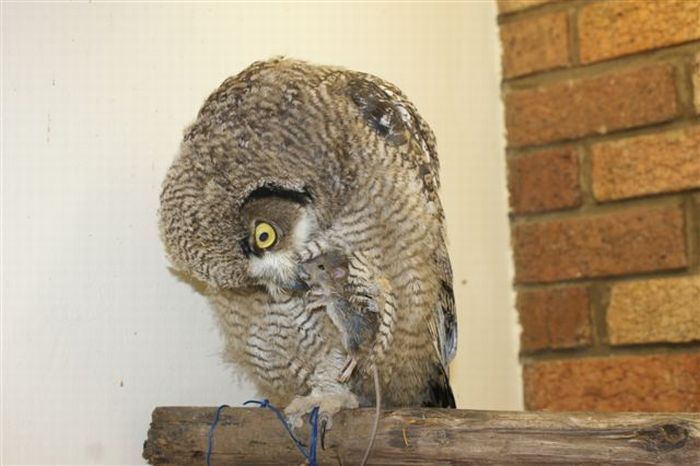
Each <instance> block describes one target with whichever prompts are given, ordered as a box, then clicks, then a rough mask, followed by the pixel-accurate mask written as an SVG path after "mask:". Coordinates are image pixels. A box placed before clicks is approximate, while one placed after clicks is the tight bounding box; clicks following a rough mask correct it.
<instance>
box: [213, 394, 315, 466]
mask: <svg viewBox="0 0 700 466" xmlns="http://www.w3.org/2000/svg"><path fill="white" fill-rule="evenodd" d="M249 404H257V405H258V406H260V407H261V408H268V409H270V410H271V411H272V412H273V413H275V415H276V416H277V419H278V420H279V421H280V422H281V423H282V425H283V426H284V428H285V430H286V431H287V434H288V435H289V438H291V439H292V441H293V442H294V446H295V447H297V449H298V450H299V452H300V453H301V454H302V455H303V456H304V458H306V461H307V462H308V464H309V466H318V462H317V459H316V446H317V444H318V411H319V410H318V406H317V407H315V408H314V409H312V410H311V414H309V423H310V424H311V439H310V442H309V444H310V445H309V449H308V450H307V449H306V448H305V445H304V444H303V443H302V442H301V441H300V440H299V439H298V438H297V436H296V435H294V432H293V431H292V428H291V427H290V426H289V423H287V418H286V417H284V413H283V412H282V411H281V410H280V409H279V408H276V407H275V406H273V405H272V404H270V402H269V401H268V400H262V401H258V400H248V401H246V402H245V403H243V405H244V406H245V405H249ZM224 408H228V405H221V406H219V407H218V408H217V409H216V415H215V416H214V421H213V422H212V423H211V426H210V427H209V434H208V435H207V466H211V453H212V448H213V446H214V430H215V429H216V425H217V424H218V423H219V418H220V416H221V411H222V410H223V409H224Z"/></svg>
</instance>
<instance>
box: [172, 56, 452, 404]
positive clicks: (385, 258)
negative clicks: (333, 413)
mask: <svg viewBox="0 0 700 466" xmlns="http://www.w3.org/2000/svg"><path fill="white" fill-rule="evenodd" d="M438 171H439V165H438V159H437V150H436V145H435V138H434V136H433V133H432V131H431V130H430V128H429V127H428V125H427V124H426V123H425V121H424V120H423V119H422V118H421V117H420V115H419V114H418V112H417V110H416V109H415V107H414V106H413V104H412V103H411V102H410V101H408V99H407V98H406V97H405V96H404V95H403V94H402V93H401V91H400V90H398V88H396V87H395V86H393V85H391V84H389V83H387V82H386V81H383V80H381V79H380V78H377V77H374V76H371V75H368V74H365V73H358V72H354V71H349V70H344V69H341V68H334V67H325V66H315V65H310V64H307V63H305V62H301V61H297V60H290V59H284V58H277V59H272V60H268V61H264V62H258V63H255V64H253V65H251V66H250V67H249V68H247V69H246V70H244V71H243V72H241V73H240V74H238V75H237V76H234V77H232V78H229V79H227V80H226V81H224V83H223V84H222V85H221V86H220V87H219V88H218V89H217V90H216V91H215V92H214V93H213V94H212V95H211V96H210V97H209V98H208V99H207V101H206V102H205V104H204V106H203V107H202V109H201V110H200V112H199V114H198V116H197V119H196V120H195V122H194V123H193V124H192V125H191V126H190V127H189V128H188V129H187V130H186V131H185V137H184V140H183V143H182V145H181V149H180V153H179V155H178V157H177V158H176V159H175V161H174V162H173V164H172V166H171V168H170V170H169V171H168V174H167V175H166V179H165V181H164V183H163V190H162V194H161V207H160V227H161V234H162V237H163V241H164V243H165V246H166V250H167V252H168V254H169V257H170V259H171V262H172V263H173V265H174V266H175V267H176V268H177V269H179V270H182V271H184V272H185V273H187V274H190V275H191V276H192V277H194V278H196V279H198V280H201V281H204V282H205V283H206V284H207V295H208V297H209V299H210V301H211V302H212V304H213V305H214V308H215V309H216V311H217V312H216V314H217V318H218V321H219V324H220V328H221V331H222V333H223V335H224V338H225V342H226V350H225V359H226V360H228V361H231V362H235V363H236V364H237V366H238V367H240V368H242V369H243V370H244V371H245V373H246V374H247V375H248V376H249V377H250V378H251V379H252V380H253V381H255V382H256V383H257V385H258V387H259V389H260V391H261V393H262V394H263V395H264V396H267V397H268V398H270V399H271V400H273V401H275V402H276V403H278V404H285V403H288V402H289V401H290V400H292V399H293V398H294V397H296V396H299V395H303V394H308V393H311V392H313V391H319V390H323V389H324V388H328V389H329V390H342V389H344V388H343V387H337V386H336V384H337V382H335V378H336V377H337V374H338V371H339V369H340V368H341V367H342V365H343V362H344V360H345V354H344V352H343V348H342V346H341V345H340V342H339V341H340V339H339V335H338V330H337V328H335V326H334V325H333V323H332V322H331V321H330V319H329V318H328V316H327V315H325V313H324V312H323V310H319V309H316V310H310V309H307V308H306V307H305V306H304V302H303V298H302V297H300V296H297V295H294V294H289V295H288V296H271V295H270V294H269V293H267V292H266V291H265V289H264V288H263V287H261V286H258V285H257V284H256V283H255V281H253V280H251V278H250V277H249V276H248V275H247V261H248V258H247V256H246V254H245V252H244V251H242V250H241V248H240V246H239V245H240V243H241V241H244V240H245V239H246V238H247V236H248V232H247V226H246V225H242V224H241V221H240V215H238V212H239V211H240V209H241V206H242V205H243V203H244V202H245V200H246V199H247V198H248V197H249V196H250V195H251V193H253V192H255V191H256V190H259V189H261V188H265V189H272V190H281V191H290V192H296V193H303V194H304V195H307V196H308V197H309V198H310V199H311V203H310V205H309V206H308V208H309V209H311V210H312V211H313V215H314V217H315V219H316V221H317V224H318V230H317V231H315V232H313V235H312V237H311V238H309V241H308V242H307V243H306V244H305V245H304V247H303V248H302V249H300V250H298V251H295V253H296V254H298V257H299V258H300V260H302V258H304V257H306V258H308V257H313V256H314V255H318V254H321V253H323V251H324V250H326V249H327V248H328V247H329V246H333V247H341V248H342V249H343V250H344V251H348V252H350V253H352V252H359V251H361V253H362V255H361V259H362V261H364V266H365V267H367V269H368V270H371V271H373V272H372V274H373V275H374V276H375V282H376V284H377V285H378V286H379V288H380V289H381V290H382V291H383V293H382V295H383V296H384V299H385V303H384V308H386V309H388V311H387V312H388V314H387V316H386V319H384V318H382V320H381V324H380V330H379V333H380V334H382V335H383V336H382V338H383V339H382V340H381V342H380V343H379V347H381V357H378V358H377V359H378V369H379V373H380V379H381V384H382V393H383V396H384V400H383V401H384V406H387V407H392V406H415V405H424V404H426V403H431V400H433V399H434V398H435V396H434V394H432V393H430V391H431V390H432V389H431V388H430V387H434V386H435V384H438V385H439V384H442V385H443V386H444V387H443V388H444V389H446V390H447V391H449V384H447V379H446V378H445V374H446V372H447V364H448V363H449V360H451V359H452V357H454V349H455V348H456V319H455V318H454V316H455V312H454V301H453V299H452V271H451V268H450V263H449V258H448V256H447V248H446V244H445V229H444V215H443V211H442V207H441V205H440V200H439V197H438V194H437V190H438V187H439V176H438ZM376 277H380V278H379V279H376ZM441 374H442V375H441ZM440 377H443V378H442V379H440ZM438 379H439V380H438ZM436 380H437V382H436ZM347 388H348V389H349V390H351V391H352V392H353V393H354V394H356V395H357V397H358V398H359V399H360V401H361V403H362V404H371V403H372V402H373V398H374V389H373V386H372V382H371V380H369V379H359V380H355V381H353V382H351V383H350V385H349V386H348V387H347ZM450 396H451V391H450Z"/></svg>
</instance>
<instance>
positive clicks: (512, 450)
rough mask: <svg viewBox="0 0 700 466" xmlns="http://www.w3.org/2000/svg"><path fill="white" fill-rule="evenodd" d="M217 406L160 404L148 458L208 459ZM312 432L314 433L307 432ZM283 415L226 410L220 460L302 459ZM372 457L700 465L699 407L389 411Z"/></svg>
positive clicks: (365, 421)
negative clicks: (689, 409)
mask: <svg viewBox="0 0 700 466" xmlns="http://www.w3.org/2000/svg"><path fill="white" fill-rule="evenodd" d="M214 412H215V408H177V407H174V408H156V409H155V410H154V411H153V420H152V422H151V428H150V430H149V431H148V440H147V441H146V443H145V444H144V451H143V456H144V458H146V459H147V460H148V461H149V463H151V464H154V465H165V464H169V465H174V464H177V465H202V464H204V459H205V456H206V448H207V432H208V430H209V425H210V423H211V421H212V419H213V417H214ZM372 415H373V410H372V409H356V410H350V411H344V412H341V413H339V414H338V415H336V416H335V417H334V421H333V429H332V430H330V431H329V432H328V434H327V435H326V450H325V451H324V450H321V449H320V447H319V452H318V458H319V464H320V465H336V464H344V465H351V464H358V463H359V461H360V459H361V458H362V454H363V452H364V449H365V447H366V446H367V436H368V433H369V431H370V428H371V425H372ZM300 435H302V438H308V430H302V431H301V432H300ZM302 460H303V458H302V457H301V455H300V454H299V452H298V451H297V450H296V448H295V447H294V445H293V444H292V442H291V440H290V439H289V438H288V437H287V434H286V432H285V431H284V429H283V428H282V426H281V425H280V424H279V422H278V420H277V418H276V417H275V415H274V414H273V413H272V412H271V411H269V410H267V409H261V408H227V409H225V410H224V411H223V412H222V416H221V420H220V422H219V425H218V426H217V428H216V433H215V436H214V449H213V454H212V463H213V464H218V465H224V464H226V465H231V464H300V463H301V462H302ZM370 464H377V465H406V464H519V465H520V464H616V465H617V464H635V465H646V464H648V465H652V464H653V465H659V464H667V465H674V466H675V465H696V464H697V465H700V414H697V413H616V414H607V413H547V412H498V411H467V410H443V409H398V410H387V411H384V413H383V416H382V419H381V422H380V427H379V433H378V435H377V440H376V441H375V444H374V450H373V453H372V456H371V458H370Z"/></svg>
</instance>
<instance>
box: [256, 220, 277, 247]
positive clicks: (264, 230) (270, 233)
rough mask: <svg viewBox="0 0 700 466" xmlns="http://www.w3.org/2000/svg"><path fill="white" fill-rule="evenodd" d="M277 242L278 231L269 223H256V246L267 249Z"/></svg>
mask: <svg viewBox="0 0 700 466" xmlns="http://www.w3.org/2000/svg"><path fill="white" fill-rule="evenodd" d="M275 242H277V232H276V231H275V228H274V227H273V226H272V225H270V224H269V223H265V222H260V223H258V224H257V225H255V247H257V248H258V249H267V248H270V247H272V246H274V244H275Z"/></svg>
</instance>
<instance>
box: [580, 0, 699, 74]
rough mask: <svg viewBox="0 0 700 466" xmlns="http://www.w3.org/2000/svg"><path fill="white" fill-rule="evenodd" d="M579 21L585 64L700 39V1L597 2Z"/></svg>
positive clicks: (586, 9) (581, 49)
mask: <svg viewBox="0 0 700 466" xmlns="http://www.w3.org/2000/svg"><path fill="white" fill-rule="evenodd" d="M578 18H579V21H578V31H579V44H580V56H581V61H582V62H583V63H590V62H594V61H599V60H605V59H608V58H612V57H618V56H621V55H627V54H631V53H635V52H641V51H644V50H651V49H656V48H660V47H667V46H669V45H674V44H680V43H683V42H688V41H691V40H695V39H700V5H698V2H697V0H663V1H648V0H626V1H624V2H622V1H608V2H595V3H591V4H589V5H586V6H584V7H583V8H582V9H581V11H580V13H579V16H578Z"/></svg>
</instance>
